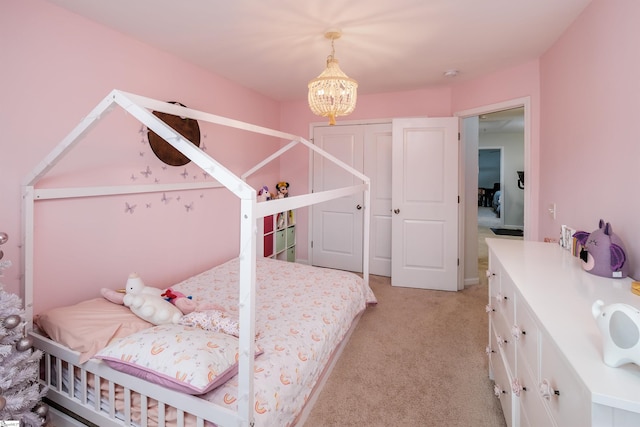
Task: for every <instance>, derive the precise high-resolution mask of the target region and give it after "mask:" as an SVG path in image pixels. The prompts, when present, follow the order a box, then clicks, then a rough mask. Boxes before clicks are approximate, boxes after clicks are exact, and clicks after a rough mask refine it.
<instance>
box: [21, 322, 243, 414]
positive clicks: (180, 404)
mask: <svg viewBox="0 0 640 427" xmlns="http://www.w3.org/2000/svg"><path fill="white" fill-rule="evenodd" d="M29 335H30V336H31V338H32V339H33V343H34V344H33V345H34V347H36V348H38V349H40V350H42V351H43V353H44V354H43V357H42V360H41V373H40V382H41V383H42V384H43V385H45V386H47V387H48V388H49V391H48V393H47V398H49V399H50V400H52V401H53V402H55V403H57V404H59V405H61V406H62V407H64V408H65V409H68V410H69V411H71V412H73V413H74V414H77V415H78V416H80V417H82V418H84V419H86V420H87V421H90V422H92V423H95V424H97V425H99V426H105V427H122V426H123V425H125V426H141V427H147V426H152V425H153V426H155V425H157V426H158V427H169V426H171V427H174V426H175V427H187V426H188V427H193V426H195V427H204V426H205V425H206V424H205V423H206V422H207V421H208V422H210V423H215V424H216V425H219V426H239V425H240V421H239V420H240V418H239V416H238V414H237V413H235V412H233V411H230V410H229V409H227V408H223V407H220V406H219V405H216V404H213V403H211V402H207V401H206V400H203V399H200V398H198V397H196V396H191V395H187V394H184V393H180V392H177V391H173V390H169V389H167V388H164V387H161V386H159V385H156V384H153V383H150V382H147V381H145V380H143V379H140V378H136V377H134V376H131V375H128V374H124V373H122V372H119V371H116V370H114V369H111V368H110V367H109V366H107V365H106V364H105V363H102V362H101V361H99V360H96V359H90V360H89V361H87V362H86V363H83V364H80V363H79V353H77V352H74V351H71V350H69V349H68V348H66V347H64V346H62V345H60V344H58V343H56V342H54V341H52V340H50V339H49V338H46V337H44V336H42V335H40V334H38V333H37V332H35V331H31V332H29ZM117 395H118V396H119V397H120V398H119V399H116V396H117ZM96 396H98V397H99V398H97V399H96ZM122 397H124V399H122ZM132 402H134V404H133V405H132ZM150 405H151V407H152V408H153V409H152V410H149V409H148V408H149V406H150ZM156 405H157V407H156ZM172 411H175V421H171V422H169V421H167V420H165V414H166V413H167V412H172Z"/></svg>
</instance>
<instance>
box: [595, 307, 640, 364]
mask: <svg viewBox="0 0 640 427" xmlns="http://www.w3.org/2000/svg"><path fill="white" fill-rule="evenodd" d="M591 312H592V314H593V317H594V318H595V319H596V323H597V324H598V329H600V333H602V351H603V353H604V363H605V364H607V365H608V366H611V367H612V368H617V367H618V366H622V365H625V364H627V363H635V364H636V365H640V310H638V309H637V308H635V307H633V306H631V305H629V304H621V303H617V304H609V305H607V306H606V307H605V305H604V302H603V301H602V300H597V301H596V302H594V303H593V306H592V307H591Z"/></svg>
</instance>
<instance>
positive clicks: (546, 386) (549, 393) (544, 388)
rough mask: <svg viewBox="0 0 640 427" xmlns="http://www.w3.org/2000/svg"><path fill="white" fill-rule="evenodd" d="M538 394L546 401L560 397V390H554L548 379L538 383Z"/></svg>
mask: <svg viewBox="0 0 640 427" xmlns="http://www.w3.org/2000/svg"><path fill="white" fill-rule="evenodd" d="M540 394H541V395H542V397H544V398H545V399H547V400H551V398H552V397H553V396H560V390H554V389H553V387H551V383H550V382H549V380H548V379H546V378H545V379H543V380H542V382H541V383H540Z"/></svg>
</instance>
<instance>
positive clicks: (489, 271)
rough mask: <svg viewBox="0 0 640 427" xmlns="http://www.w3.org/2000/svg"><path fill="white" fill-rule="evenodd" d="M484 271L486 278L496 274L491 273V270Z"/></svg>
mask: <svg viewBox="0 0 640 427" xmlns="http://www.w3.org/2000/svg"><path fill="white" fill-rule="evenodd" d="M485 273H486V275H487V278H489V279H490V278H491V277H492V276H495V275H496V273H492V272H491V270H487V271H486V272H485Z"/></svg>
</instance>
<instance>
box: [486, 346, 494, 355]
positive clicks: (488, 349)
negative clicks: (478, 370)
mask: <svg viewBox="0 0 640 427" xmlns="http://www.w3.org/2000/svg"><path fill="white" fill-rule="evenodd" d="M484 352H485V353H487V356H489V355H491V353H495V352H496V351H495V350H491V347H490V346H486V347H485V349H484Z"/></svg>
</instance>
